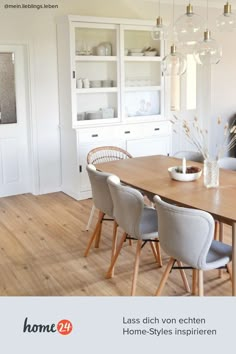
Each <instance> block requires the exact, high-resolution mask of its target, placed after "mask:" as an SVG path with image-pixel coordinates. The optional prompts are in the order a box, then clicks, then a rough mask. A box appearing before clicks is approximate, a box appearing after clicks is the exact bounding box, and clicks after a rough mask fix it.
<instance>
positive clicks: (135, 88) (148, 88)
mask: <svg viewBox="0 0 236 354" xmlns="http://www.w3.org/2000/svg"><path fill="white" fill-rule="evenodd" d="M160 90H161V86H129V87H125V91H126V92H132V91H135V92H137V91H139V92H140V91H145V92H147V91H160Z"/></svg>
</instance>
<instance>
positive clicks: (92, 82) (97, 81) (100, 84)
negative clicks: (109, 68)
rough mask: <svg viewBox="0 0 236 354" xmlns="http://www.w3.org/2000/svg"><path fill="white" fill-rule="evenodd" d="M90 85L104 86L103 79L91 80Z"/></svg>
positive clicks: (94, 86) (93, 86)
mask: <svg viewBox="0 0 236 354" xmlns="http://www.w3.org/2000/svg"><path fill="white" fill-rule="evenodd" d="M90 87H91V88H97V87H102V81H101V80H91V81H90Z"/></svg>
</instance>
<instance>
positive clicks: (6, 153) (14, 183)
mask: <svg viewBox="0 0 236 354" xmlns="http://www.w3.org/2000/svg"><path fill="white" fill-rule="evenodd" d="M26 73H27V70H26V62H25V54H24V46H20V45H7V46H6V45H0V111H1V113H0V119H1V121H0V197H3V196H9V195H15V194H22V193H27V192H29V191H30V184H29V182H30V176H29V173H30V169H29V150H28V134H27V115H28V109H27V98H26V97H27V96H26ZM14 90H15V95H14V94H13V92H14Z"/></svg>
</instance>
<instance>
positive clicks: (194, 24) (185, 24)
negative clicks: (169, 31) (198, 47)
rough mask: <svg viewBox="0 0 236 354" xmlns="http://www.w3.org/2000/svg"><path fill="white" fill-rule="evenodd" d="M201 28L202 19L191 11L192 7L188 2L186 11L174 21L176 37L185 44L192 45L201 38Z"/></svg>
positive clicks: (202, 24) (202, 25)
mask: <svg viewBox="0 0 236 354" xmlns="http://www.w3.org/2000/svg"><path fill="white" fill-rule="evenodd" d="M203 30H204V21H203V19H202V18H201V16H199V15H197V14H195V13H194V12H193V8H192V6H191V4H189V5H188V6H187V10H186V13H185V14H184V15H182V16H180V17H179V18H178V19H177V20H176V22H175V25H174V32H175V36H176V39H177V40H178V41H179V42H182V43H185V44H187V45H194V44H196V42H198V41H199V40H200V39H201V33H202V32H203Z"/></svg>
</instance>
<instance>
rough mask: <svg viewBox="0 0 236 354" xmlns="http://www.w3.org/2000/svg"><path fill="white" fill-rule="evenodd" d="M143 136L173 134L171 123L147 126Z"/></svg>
mask: <svg viewBox="0 0 236 354" xmlns="http://www.w3.org/2000/svg"><path fill="white" fill-rule="evenodd" d="M142 134H143V136H157V135H158V136H159V135H160V136H161V135H169V134H171V130H170V124H169V122H159V123H150V124H145V125H144V126H143V130H142Z"/></svg>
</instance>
